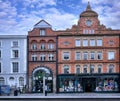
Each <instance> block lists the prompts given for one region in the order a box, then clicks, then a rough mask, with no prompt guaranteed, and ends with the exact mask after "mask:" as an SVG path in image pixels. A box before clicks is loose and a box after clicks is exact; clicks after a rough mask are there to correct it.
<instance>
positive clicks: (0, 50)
mask: <svg viewBox="0 0 120 101" xmlns="http://www.w3.org/2000/svg"><path fill="white" fill-rule="evenodd" d="M1 55H2V54H1V50H0V59H1V58H2V56H1Z"/></svg>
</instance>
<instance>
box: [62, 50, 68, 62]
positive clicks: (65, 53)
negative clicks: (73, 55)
mask: <svg viewBox="0 0 120 101" xmlns="http://www.w3.org/2000/svg"><path fill="white" fill-rule="evenodd" d="M62 56H63V60H70V52H68V51H66V52H63V55H62ZM65 56H67V58H66V59H65Z"/></svg>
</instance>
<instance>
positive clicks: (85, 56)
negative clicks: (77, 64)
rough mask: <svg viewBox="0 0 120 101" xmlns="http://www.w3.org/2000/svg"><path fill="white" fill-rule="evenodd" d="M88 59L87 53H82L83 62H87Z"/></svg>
mask: <svg viewBox="0 0 120 101" xmlns="http://www.w3.org/2000/svg"><path fill="white" fill-rule="evenodd" d="M87 59H88V53H87V52H84V53H83V60H87Z"/></svg>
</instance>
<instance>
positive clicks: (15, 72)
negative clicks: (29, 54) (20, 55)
mask: <svg viewBox="0 0 120 101" xmlns="http://www.w3.org/2000/svg"><path fill="white" fill-rule="evenodd" d="M13 63H18V71H17V72H14V70H13V69H14V67H13ZM19 69H20V63H19V62H17V61H14V62H12V73H19V72H20V70H19Z"/></svg>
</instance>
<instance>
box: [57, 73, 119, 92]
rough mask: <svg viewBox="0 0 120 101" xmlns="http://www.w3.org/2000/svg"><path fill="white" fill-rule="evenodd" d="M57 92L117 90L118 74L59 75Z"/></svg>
mask: <svg viewBox="0 0 120 101" xmlns="http://www.w3.org/2000/svg"><path fill="white" fill-rule="evenodd" d="M57 83H58V84H57V85H58V87H57V89H58V92H61V93H62V92H63V93H64V92H71V93H72V92H76V93H77V92H118V91H119V87H118V75H108V74H104V76H103V75H102V76H101V75H98V74H93V75H91V76H90V75H82V74H81V75H73V74H67V75H65V74H64V75H59V76H58V82H57Z"/></svg>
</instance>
